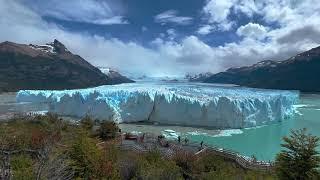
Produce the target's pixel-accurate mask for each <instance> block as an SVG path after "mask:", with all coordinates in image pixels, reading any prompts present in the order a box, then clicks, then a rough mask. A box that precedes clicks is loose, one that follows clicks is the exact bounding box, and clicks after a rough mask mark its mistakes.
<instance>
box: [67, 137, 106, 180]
mask: <svg viewBox="0 0 320 180" xmlns="http://www.w3.org/2000/svg"><path fill="white" fill-rule="evenodd" d="M96 143H97V142H96V141H94V140H93V139H91V138H89V137H87V134H86V133H84V132H78V134H77V138H76V139H75V140H74V142H73V144H72V146H71V149H70V152H69V156H70V158H71V160H72V166H73V168H74V171H75V177H80V178H89V177H92V176H93V175H95V174H96V172H95V164H96V163H97V162H99V158H100V157H101V151H100V150H99V149H98V147H97V146H96Z"/></svg>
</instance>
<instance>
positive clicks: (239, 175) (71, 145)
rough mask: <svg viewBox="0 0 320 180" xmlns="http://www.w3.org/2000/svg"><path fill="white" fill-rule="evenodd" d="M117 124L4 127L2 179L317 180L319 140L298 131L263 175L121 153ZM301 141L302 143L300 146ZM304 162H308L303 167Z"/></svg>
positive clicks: (12, 123)
mask: <svg viewBox="0 0 320 180" xmlns="http://www.w3.org/2000/svg"><path fill="white" fill-rule="evenodd" d="M120 132H121V130H120V129H119V127H118V126H117V124H115V123H114V122H109V121H97V120H96V121H94V120H92V119H91V118H89V117H85V118H84V119H82V120H81V122H80V123H78V124H77V123H74V122H69V121H65V120H63V119H61V118H59V117H58V116H56V115H53V114H47V115H45V116H43V115H37V116H19V117H14V118H13V119H10V120H8V121H6V122H0V150H1V153H0V159H1V161H0V162H1V164H0V179H6V178H8V177H11V178H13V179H165V180H168V179H169V180H170V179H312V178H315V179H316V178H318V177H319V176H318V170H317V168H318V167H319V158H318V156H317V155H318V152H317V151H316V150H315V147H316V146H317V143H318V138H316V137H314V136H311V135H308V134H306V132H305V130H301V131H295V132H293V134H292V137H288V138H286V139H285V145H284V146H286V148H287V150H284V151H282V152H281V153H280V154H279V155H278V157H277V161H276V166H275V168H274V170H271V171H270V172H259V171H253V170H246V169H243V168H241V167H240V166H239V165H237V164H236V163H235V162H232V161H230V160H227V159H224V158H223V157H219V156H217V155H215V154H212V153H206V154H203V155H202V156H200V157H196V156H195V155H194V154H192V153H190V152H187V151H180V152H176V153H175V154H174V156H173V157H170V158H166V157H163V156H161V153H160V152H159V150H158V149H156V148H155V149H153V150H151V151H149V152H147V153H139V152H135V151H128V150H121V149H119V148H118V144H119V143H120V138H119V135H120ZM297 141H298V142H297ZM299 163H303V165H302V164H299Z"/></svg>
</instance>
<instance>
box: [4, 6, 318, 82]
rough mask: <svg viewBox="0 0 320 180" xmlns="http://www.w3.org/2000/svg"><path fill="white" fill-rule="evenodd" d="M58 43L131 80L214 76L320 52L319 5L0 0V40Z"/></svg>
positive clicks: (94, 63) (27, 42)
mask: <svg viewBox="0 0 320 180" xmlns="http://www.w3.org/2000/svg"><path fill="white" fill-rule="evenodd" d="M53 39H58V40H59V41H61V42H62V43H64V44H65V45H66V46H67V48H68V49H69V50H70V51H72V52H73V53H74V54H79V55H80V56H82V57H83V58H85V59H86V60H87V61H89V62H90V63H91V64H93V65H95V66H103V67H110V68H113V69H115V70H117V71H120V72H121V73H123V74H125V75H128V76H142V75H147V76H184V75H185V74H186V73H191V74H195V73H201V72H212V73H217V72H221V71H224V70H226V69H228V68H231V67H239V66H247V65H251V64H254V63H256V62H258V61H262V60H285V59H287V58H289V57H291V56H294V55H296V54H297V53H300V52H303V51H306V50H308V49H311V48H313V47H317V46H319V45H320V3H319V1H318V0H64V1H62V0H45V1H44V0H0V41H1V42H2V41H12V42H17V43H24V44H29V43H35V44H44V43H48V42H52V41H53Z"/></svg>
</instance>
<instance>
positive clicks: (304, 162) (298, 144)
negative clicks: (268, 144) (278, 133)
mask: <svg viewBox="0 0 320 180" xmlns="http://www.w3.org/2000/svg"><path fill="white" fill-rule="evenodd" d="M283 140H284V144H282V145H281V146H282V147H284V148H285V149H284V150H282V151H281V152H280V153H279V154H278V155H277V157H276V162H275V164H276V173H277V175H278V177H279V178H280V179H301V180H303V179H317V178H319V172H318V168H319V164H320V158H319V153H318V152H317V150H316V147H317V146H318V143H319V138H318V137H316V136H312V135H311V134H307V130H306V129H300V130H296V131H291V135H290V136H289V137H284V138H283Z"/></svg>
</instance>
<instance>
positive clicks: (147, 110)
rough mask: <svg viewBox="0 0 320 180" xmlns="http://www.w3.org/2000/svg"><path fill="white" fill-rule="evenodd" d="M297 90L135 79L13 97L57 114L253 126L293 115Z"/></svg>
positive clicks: (167, 122) (206, 124)
mask: <svg viewBox="0 0 320 180" xmlns="http://www.w3.org/2000/svg"><path fill="white" fill-rule="evenodd" d="M298 99H299V93H298V92H296V91H279V90H261V89H251V88H242V87H221V86H214V85H204V84H183V83H181V84H178V83H163V84H157V83H135V84H122V85H112V86H100V87H95V88H88V89H79V90H65V91H49V90H21V91H19V92H18V94H17V101H18V102H46V103H49V111H50V112H54V113H57V114H60V115H66V116H74V117H83V116H85V115H90V116H92V117H93V118H97V119H101V120H113V121H116V122H119V123H121V122H137V121H150V122H157V123H160V124H169V125H186V126H205V127H213V128H245V127H255V126H260V125H265V124H271V123H274V122H279V121H282V120H283V119H286V118H288V117H291V116H293V114H294V106H293V105H294V104H296V103H297V101H298Z"/></svg>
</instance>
